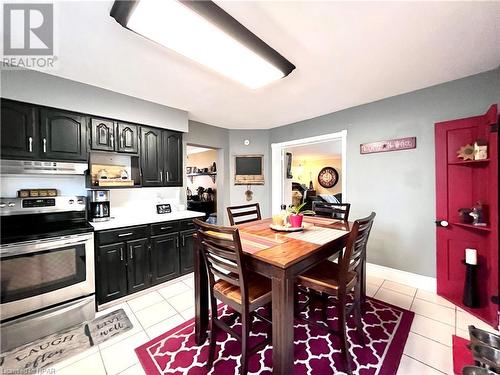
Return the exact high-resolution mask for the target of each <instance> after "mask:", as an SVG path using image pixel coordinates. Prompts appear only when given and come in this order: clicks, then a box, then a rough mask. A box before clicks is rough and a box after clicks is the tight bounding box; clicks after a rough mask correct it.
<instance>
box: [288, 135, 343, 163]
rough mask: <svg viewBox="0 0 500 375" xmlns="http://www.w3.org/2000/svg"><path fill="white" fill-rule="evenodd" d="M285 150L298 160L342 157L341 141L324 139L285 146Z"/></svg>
mask: <svg viewBox="0 0 500 375" xmlns="http://www.w3.org/2000/svg"><path fill="white" fill-rule="evenodd" d="M286 152H291V153H292V155H293V160H296V161H299V162H300V161H303V160H322V159H338V158H341V157H342V141H341V140H338V141H326V142H319V143H311V144H308V145H304V146H295V147H290V148H287V149H286Z"/></svg>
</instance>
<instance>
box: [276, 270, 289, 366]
mask: <svg viewBox="0 0 500 375" xmlns="http://www.w3.org/2000/svg"><path fill="white" fill-rule="evenodd" d="M280 273H281V274H280V275H276V276H273V278H272V289H273V290H272V298H273V299H272V308H273V374H286V375H291V374H293V359H294V356H293V312H294V279H293V278H291V277H290V276H289V275H287V273H286V271H285V270H283V271H280Z"/></svg>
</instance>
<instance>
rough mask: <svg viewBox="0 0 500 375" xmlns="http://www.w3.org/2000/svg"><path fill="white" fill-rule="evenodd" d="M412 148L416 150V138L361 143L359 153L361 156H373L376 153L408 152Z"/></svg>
mask: <svg viewBox="0 0 500 375" xmlns="http://www.w3.org/2000/svg"><path fill="white" fill-rule="evenodd" d="M412 148H417V137H406V138H398V139H389V140H386V141H378V142H370V143H362V144H360V145H359V152H360V153H361V154H373V153H376V152H387V151H399V150H410V149H412Z"/></svg>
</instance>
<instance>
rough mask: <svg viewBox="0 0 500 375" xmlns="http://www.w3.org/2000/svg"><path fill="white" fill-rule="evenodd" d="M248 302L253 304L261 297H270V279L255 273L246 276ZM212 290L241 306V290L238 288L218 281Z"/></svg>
mask: <svg viewBox="0 0 500 375" xmlns="http://www.w3.org/2000/svg"><path fill="white" fill-rule="evenodd" d="M246 279H247V288H248V301H249V302H250V304H253V303H254V302H256V301H257V300H259V299H262V298H263V297H269V299H270V297H271V279H268V278H267V277H264V276H261V275H259V274H256V273H251V274H247V276H246ZM214 290H215V291H217V292H219V293H220V294H222V295H224V296H226V297H227V298H230V299H231V300H233V301H235V302H237V303H238V304H241V303H242V302H241V290H240V288H239V287H237V286H235V285H233V284H230V283H228V282H227V281H224V280H219V281H217V282H216V283H215V284H214Z"/></svg>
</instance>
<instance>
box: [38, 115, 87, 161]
mask: <svg viewBox="0 0 500 375" xmlns="http://www.w3.org/2000/svg"><path fill="white" fill-rule="evenodd" d="M85 120H86V117H84V116H82V115H78V114H74V113H70V112H63V111H58V110H52V109H42V110H41V111H40V121H41V126H40V133H41V141H42V146H41V147H42V150H41V152H42V158H44V159H51V160H87V142H86V139H87V127H86V123H85V122H86V121H85Z"/></svg>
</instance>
